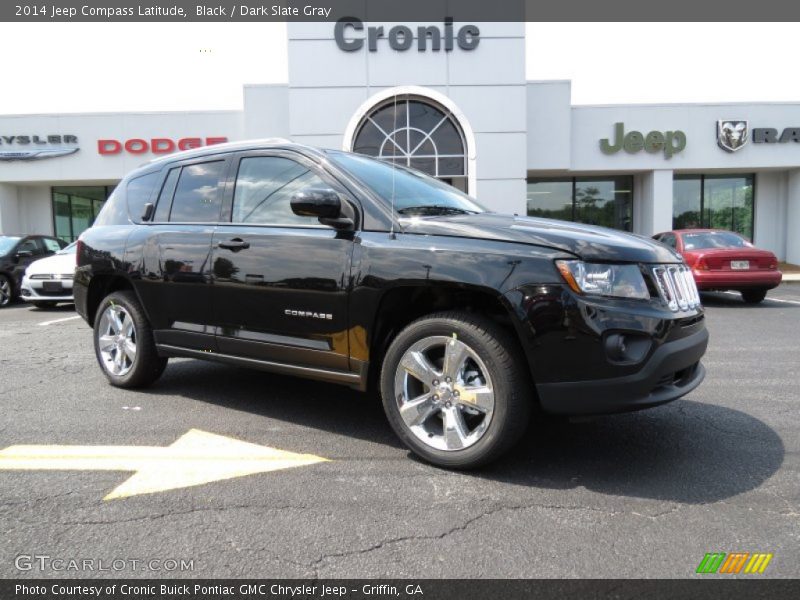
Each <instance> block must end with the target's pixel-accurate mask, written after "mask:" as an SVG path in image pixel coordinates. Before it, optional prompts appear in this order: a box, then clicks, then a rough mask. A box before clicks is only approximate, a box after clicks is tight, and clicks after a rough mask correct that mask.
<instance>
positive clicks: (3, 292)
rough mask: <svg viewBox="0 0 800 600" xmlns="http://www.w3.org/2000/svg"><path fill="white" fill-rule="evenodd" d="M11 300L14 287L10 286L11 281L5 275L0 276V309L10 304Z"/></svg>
mask: <svg viewBox="0 0 800 600" xmlns="http://www.w3.org/2000/svg"><path fill="white" fill-rule="evenodd" d="M13 299H14V287H13V286H12V285H11V280H10V279H9V278H8V277H7V276H5V275H0V308H3V307H5V306H8V305H9V304H11V301H12V300H13Z"/></svg>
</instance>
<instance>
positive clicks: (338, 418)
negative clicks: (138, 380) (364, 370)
mask: <svg viewBox="0 0 800 600" xmlns="http://www.w3.org/2000/svg"><path fill="white" fill-rule="evenodd" d="M143 391H144V392H145V393H153V394H176V395H179V396H184V397H186V398H190V399H192V400H199V401H201V402H208V403H210V404H215V405H217V406H223V407H225V408H229V409H232V410H239V411H245V412H248V413H251V414H253V415H259V416H264V417H267V418H270V419H277V420H279V421H285V422H288V423H295V424H297V425H301V426H304V427H312V428H314V429H319V430H324V431H330V432H332V433H337V434H341V435H346V436H349V437H355V438H359V439H363V440H368V441H371V442H377V443H381V444H386V445H389V446H393V447H396V448H401V447H403V445H402V443H401V442H400V441H399V440H398V439H397V438H396V437H395V435H394V433H393V432H392V430H391V429H390V427H389V423H388V422H387V421H386V417H385V416H384V414H383V406H382V405H381V403H380V400H379V399H377V398H373V397H372V396H370V395H368V394H364V393H360V392H357V391H355V390H353V389H350V388H348V387H346V386H343V385H336V384H328V383H321V382H318V381H311V380H308V379H301V378H298V377H289V376H283V375H276V374H273V373H266V372H264V371H258V370H255V369H244V368H239V367H233V366H228V365H220V364H215V363H209V362H205V361H199V360H184V361H179V362H176V361H175V360H174V359H173V360H172V361H170V363H169V366H168V367H167V370H166V371H165V372H164V375H162V376H161V379H159V381H158V382H157V383H156V384H155V385H153V386H152V387H150V388H147V389H145V390H143Z"/></svg>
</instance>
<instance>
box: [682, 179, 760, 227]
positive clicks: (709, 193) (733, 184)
mask: <svg viewBox="0 0 800 600" xmlns="http://www.w3.org/2000/svg"><path fill="white" fill-rule="evenodd" d="M753 180H754V177H753V175H677V176H675V179H674V182H673V196H674V201H673V228H675V229H694V228H702V227H709V228H712V229H727V230H729V231H735V232H736V233H738V234H740V235H742V236H743V237H745V238H747V239H748V240H752V239H753Z"/></svg>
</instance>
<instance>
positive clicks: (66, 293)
mask: <svg viewBox="0 0 800 600" xmlns="http://www.w3.org/2000/svg"><path fill="white" fill-rule="evenodd" d="M76 245H77V244H76V243H75V242H73V243H72V244H70V245H69V246H67V247H66V248H64V249H63V250H59V251H58V252H56V253H55V254H54V255H53V256H48V257H47V258H42V259H41V260H37V261H35V262H32V263H31V264H30V266H29V267H28V268H27V269H26V270H25V276H24V277H23V278H22V286H21V289H20V292H21V293H20V296H21V297H22V299H23V300H25V301H26V302H32V303H33V305H34V306H37V307H39V308H48V307H52V306H55V305H56V304H57V303H58V302H74V300H73V298H72V277H73V275H74V273H75V247H76Z"/></svg>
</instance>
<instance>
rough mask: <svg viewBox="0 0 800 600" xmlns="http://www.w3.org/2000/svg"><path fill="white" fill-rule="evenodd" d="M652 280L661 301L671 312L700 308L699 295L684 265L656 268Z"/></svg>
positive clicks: (690, 273)
mask: <svg viewBox="0 0 800 600" xmlns="http://www.w3.org/2000/svg"><path fill="white" fill-rule="evenodd" d="M652 274H653V280H654V281H655V284H656V289H658V295H659V297H660V298H661V301H662V302H663V303H664V304H666V305H667V306H668V307H669V309H670V310H671V311H673V312H677V311H678V310H689V309H691V308H697V307H698V306H700V294H699V293H698V292H697V286H696V285H695V283H694V277H692V272H691V270H690V269H689V267H687V266H686V265H669V266H666V265H665V266H660V265H659V266H656V267H653V268H652Z"/></svg>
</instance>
